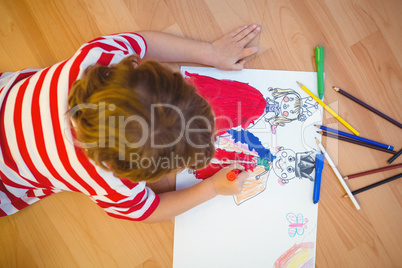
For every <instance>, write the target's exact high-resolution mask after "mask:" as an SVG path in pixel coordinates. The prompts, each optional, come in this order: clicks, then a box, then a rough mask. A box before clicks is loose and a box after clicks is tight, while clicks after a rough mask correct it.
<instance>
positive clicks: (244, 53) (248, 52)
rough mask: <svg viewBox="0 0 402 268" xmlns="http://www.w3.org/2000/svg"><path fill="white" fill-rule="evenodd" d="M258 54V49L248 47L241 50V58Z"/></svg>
mask: <svg viewBox="0 0 402 268" xmlns="http://www.w3.org/2000/svg"><path fill="white" fill-rule="evenodd" d="M257 52H258V47H248V48H245V49H243V50H242V52H241V57H242V58H246V57H248V56H251V55H253V54H254V53H257Z"/></svg>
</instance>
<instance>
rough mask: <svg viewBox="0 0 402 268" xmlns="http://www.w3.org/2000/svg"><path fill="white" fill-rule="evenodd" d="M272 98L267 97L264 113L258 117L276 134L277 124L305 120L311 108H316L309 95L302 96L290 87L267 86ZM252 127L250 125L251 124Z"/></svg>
mask: <svg viewBox="0 0 402 268" xmlns="http://www.w3.org/2000/svg"><path fill="white" fill-rule="evenodd" d="M268 91H269V92H270V93H271V95H272V99H271V98H269V97H267V98H266V99H265V100H266V103H267V104H266V107H265V111H264V114H263V115H262V117H261V118H260V119H259V120H261V119H263V120H265V122H267V123H269V124H270V126H271V131H272V133H273V134H276V128H277V126H282V127H283V126H285V124H287V123H290V122H292V121H296V120H297V121H301V122H303V121H305V120H306V119H307V116H311V115H312V114H313V112H312V111H311V110H317V109H318V103H317V102H315V101H314V100H313V98H311V97H306V98H302V97H301V96H300V94H299V93H297V92H296V91H294V90H293V89H291V88H288V89H281V88H272V87H270V88H268ZM251 127H252V126H251Z"/></svg>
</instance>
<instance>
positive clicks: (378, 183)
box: [343, 173, 402, 198]
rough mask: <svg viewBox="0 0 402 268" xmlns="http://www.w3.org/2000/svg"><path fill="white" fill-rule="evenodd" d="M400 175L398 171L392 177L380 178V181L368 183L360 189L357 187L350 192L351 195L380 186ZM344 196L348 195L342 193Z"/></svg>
mask: <svg viewBox="0 0 402 268" xmlns="http://www.w3.org/2000/svg"><path fill="white" fill-rule="evenodd" d="M400 177H402V173H399V174H397V175H395V176H392V177H390V178H388V179H385V180H382V181H379V182H376V183H373V184H371V185H368V186H366V187H363V188H360V189H358V190H356V191H353V192H352V194H353V195H356V194H358V193H361V192H364V191H367V190H370V189H371V188H374V187H377V186H380V185H382V184H384V183H387V182H390V181H393V180H396V179H399V178H400ZM346 197H348V195H344V196H343V198H346Z"/></svg>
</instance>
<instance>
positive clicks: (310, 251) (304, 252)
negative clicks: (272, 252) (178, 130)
mask: <svg viewBox="0 0 402 268" xmlns="http://www.w3.org/2000/svg"><path fill="white" fill-rule="evenodd" d="M274 267H275V268H285V267H303V268H313V267H314V243H313V242H305V243H300V244H294V245H293V246H292V247H291V248H289V249H288V250H286V251H285V252H284V253H283V254H282V255H281V256H280V257H279V258H278V259H277V260H276V261H275V264H274Z"/></svg>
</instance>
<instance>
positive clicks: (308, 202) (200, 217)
mask: <svg viewBox="0 0 402 268" xmlns="http://www.w3.org/2000/svg"><path fill="white" fill-rule="evenodd" d="M181 71H182V73H183V75H184V72H185V71H188V72H190V73H197V74H199V75H204V76H210V77H213V78H216V79H225V80H233V81H239V82H244V83H248V84H249V85H250V86H252V87H254V88H256V89H257V90H259V91H260V92H261V93H262V94H263V96H264V98H267V97H269V98H271V100H272V99H273V96H272V95H271V94H270V93H269V92H268V90H267V89H268V88H269V87H272V88H282V89H293V90H295V91H296V92H297V93H299V94H300V96H301V99H302V104H303V113H304V114H305V115H306V118H305V119H304V121H303V120H302V121H299V120H295V121H292V122H290V123H286V124H285V125H284V126H277V128H276V134H273V133H272V129H271V125H270V124H269V123H267V122H266V121H265V120H264V118H262V120H260V121H258V122H257V121H256V122H257V123H256V124H255V125H254V127H252V128H249V129H248V131H250V132H252V133H253V134H254V135H255V136H257V137H258V138H259V139H260V141H261V142H262V144H263V145H264V147H265V148H268V149H270V151H271V153H272V154H274V155H275V156H276V158H275V160H274V162H273V164H272V165H278V166H280V167H282V168H285V169H286V167H287V166H292V164H291V163H290V162H291V161H290V162H289V161H287V163H286V165H285V166H281V162H280V161H279V159H280V158H281V157H282V156H283V158H284V159H287V158H286V157H285V156H284V155H287V156H289V155H292V154H293V156H295V155H296V154H297V155H299V156H300V154H301V153H306V152H307V153H310V154H311V155H312V157H313V158H315V154H316V153H319V150H318V147H317V146H316V144H315V140H314V137H317V138H319V139H320V136H319V135H318V134H317V133H316V131H317V128H316V127H315V126H314V124H321V123H322V114H323V109H322V107H321V106H319V105H317V104H316V103H315V102H314V101H311V100H310V99H309V98H308V97H309V96H308V95H307V93H305V92H304V91H303V90H302V89H300V88H299V87H298V85H297V83H296V81H299V82H301V83H303V84H304V85H305V86H306V87H307V88H309V89H310V90H311V91H312V92H313V93H317V75H316V73H315V72H294V71H271V70H251V69H246V70H243V71H238V72H227V71H220V70H217V69H214V68H205V67H182V69H181ZM276 101H278V102H280V101H282V102H283V99H280V98H278V99H277V100H276ZM280 147H282V149H281V150H280V151H278V152H277V149H278V148H280ZM292 152H293V153H292ZM293 158H294V157H293ZM289 159H290V158H289ZM275 161H277V162H278V163H276V162H275ZM282 164H283V163H282ZM295 165H296V164H293V167H295ZM288 168H290V169H291V167H288ZM276 172H277V173H280V171H279V169H278V170H276V171H275V172H274V169H273V168H272V169H271V170H270V171H269V173H268V176H267V180H266V187H265V190H263V191H262V192H260V193H259V194H257V195H255V196H254V197H252V198H250V199H247V200H245V201H243V202H242V203H240V204H239V205H238V204H236V202H235V199H234V197H233V196H218V197H216V198H214V199H212V200H210V201H208V202H205V203H204V204H201V205H199V206H197V207H195V208H193V209H191V210H190V211H188V212H186V213H184V214H182V215H179V216H178V217H176V219H175V233H174V259H173V267H175V268H187V267H192V268H195V267H202V268H205V267H208V268H210V267H231V268H233V267H253V268H254V267H283V266H284V265H294V266H293V267H301V266H303V265H304V266H303V267H314V263H315V262H314V260H315V244H316V232H317V213H318V204H316V205H315V204H313V201H312V196H313V187H314V182H313V181H311V180H310V179H308V178H298V177H295V178H292V179H289V180H288V181H287V183H285V184H284V183H283V182H282V183H281V179H280V177H279V176H281V174H279V175H278V174H276ZM288 175H289V174H288ZM311 176H312V177H314V171H313V172H312V174H311ZM288 178H289V177H288ZM199 181H200V180H198V179H196V178H195V177H194V176H193V175H192V174H190V173H189V172H188V171H187V170H186V171H183V172H182V173H180V174H178V176H177V182H176V189H177V190H179V189H183V188H187V187H190V186H191V185H194V184H196V183H199Z"/></svg>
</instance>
